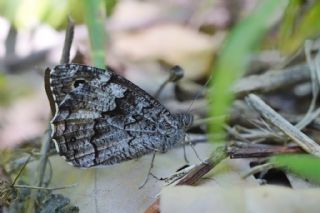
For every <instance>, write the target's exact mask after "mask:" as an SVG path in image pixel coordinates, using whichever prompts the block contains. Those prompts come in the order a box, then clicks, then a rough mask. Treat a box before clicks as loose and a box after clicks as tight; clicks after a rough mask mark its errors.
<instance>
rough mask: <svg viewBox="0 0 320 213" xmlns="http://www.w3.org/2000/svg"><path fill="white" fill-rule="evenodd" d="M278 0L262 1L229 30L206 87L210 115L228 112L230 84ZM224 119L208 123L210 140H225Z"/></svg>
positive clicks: (242, 68)
mask: <svg viewBox="0 0 320 213" xmlns="http://www.w3.org/2000/svg"><path fill="white" fill-rule="evenodd" d="M278 7H279V1H276V0H268V1H262V2H261V4H260V5H259V7H258V8H257V9H256V10H255V11H254V12H253V13H252V14H251V15H250V16H248V17H247V18H245V19H244V20H242V21H241V22H240V23H239V24H238V25H237V26H236V27H235V28H234V29H233V30H232V31H231V32H230V34H229V37H228V38H227V40H226V41H225V44H224V47H223V50H222V52H221V55H220V57H219V59H218V61H217V64H216V66H215V67H214V68H213V70H212V73H213V81H212V82H210V83H211V87H210V91H209V102H210V103H212V105H211V106H210V116H213V117H215V118H222V117H224V116H223V115H226V114H228V111H229V107H230V104H231V101H232V99H233V94H232V93H231V91H230V86H231V85H232V84H233V83H234V82H235V80H236V79H239V78H240V76H242V75H243V74H244V73H245V71H246V68H247V65H248V63H247V62H248V57H249V56H250V54H251V53H252V51H253V50H254V48H256V47H257V45H258V44H259V41H260V40H261V39H262V38H263V36H264V35H265V33H266V32H267V30H268V27H269V25H270V23H269V22H270V20H271V19H272V17H273V15H274V13H275V11H276V9H277V8H278ZM223 125H224V119H214V120H213V121H212V122H211V123H210V126H209V127H210V132H211V133H213V134H212V135H213V136H212V138H211V140H213V141H215V142H218V141H221V140H224V138H225V132H224V131H223Z"/></svg>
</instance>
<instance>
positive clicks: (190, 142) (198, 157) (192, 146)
mask: <svg viewBox="0 0 320 213" xmlns="http://www.w3.org/2000/svg"><path fill="white" fill-rule="evenodd" d="M187 138H188V140H187V141H188V144H189V145H190V147H191V149H192V150H193V152H194V154H195V155H196V157H197V159H198V160H199V161H200V162H201V163H205V164H206V162H205V161H203V160H202V159H201V158H200V156H199V154H198V152H197V150H196V149H195V147H194V143H192V141H191V140H190V138H189V135H187Z"/></svg>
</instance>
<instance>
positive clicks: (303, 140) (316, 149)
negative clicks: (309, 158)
mask: <svg viewBox="0 0 320 213" xmlns="http://www.w3.org/2000/svg"><path fill="white" fill-rule="evenodd" d="M246 101H247V102H248V103H249V104H250V105H251V106H252V107H253V108H254V109H255V110H256V111H257V112H259V113H260V115H261V116H262V117H263V118H264V119H265V120H266V121H267V122H269V123H271V124H273V125H274V126H276V127H278V128H279V129H280V130H281V131H283V133H284V134H286V135H287V136H289V138H291V139H292V140H293V141H294V142H295V143H297V144H298V145H299V146H301V148H302V149H303V150H305V151H306V152H308V153H310V154H313V155H315V156H317V157H320V146H319V145H318V144H317V143H316V142H314V141H313V140H312V139H311V138H309V137H308V136H307V135H306V134H304V133H303V132H301V131H300V130H299V129H298V128H296V127H295V126H293V125H292V124H291V123H289V122H288V121H287V120H286V119H284V118H283V117H282V116H281V115H280V114H278V113H277V112H275V111H274V110H273V109H272V108H271V107H269V106H268V105H267V104H266V103H265V102H263V100H261V99H260V98H259V97H258V96H256V95H254V94H250V95H248V96H247V97H246Z"/></svg>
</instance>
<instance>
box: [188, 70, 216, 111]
mask: <svg viewBox="0 0 320 213" xmlns="http://www.w3.org/2000/svg"><path fill="white" fill-rule="evenodd" d="M211 78H212V75H210V77H209V78H208V80H207V81H206V83H205V84H204V85H203V87H202V88H201V89H200V90H199V91H198V92H197V93H196V94H195V95H194V97H193V100H192V102H191V104H190V106H189V108H188V110H187V113H190V111H191V107H192V105H193V104H194V102H195V101H196V100H197V99H198V98H199V96H200V95H201V93H202V92H203V91H204V90H205V88H206V87H207V85H208V84H209V82H210V80H211Z"/></svg>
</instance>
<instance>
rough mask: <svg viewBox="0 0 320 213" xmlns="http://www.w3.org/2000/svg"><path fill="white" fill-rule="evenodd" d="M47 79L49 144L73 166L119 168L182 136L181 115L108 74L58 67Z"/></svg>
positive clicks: (95, 70)
mask: <svg viewBox="0 0 320 213" xmlns="http://www.w3.org/2000/svg"><path fill="white" fill-rule="evenodd" d="M49 79H50V82H49V83H48V84H49V87H50V94H49V100H50V99H51V100H52V101H53V103H54V105H55V106H54V110H53V112H54V117H53V119H52V120H51V125H52V140H53V141H54V142H55V145H56V148H57V150H58V152H59V153H60V155H62V156H64V157H65V158H66V160H67V161H68V162H71V163H72V164H73V165H74V166H77V167H91V166H96V165H108V164H114V163H118V162H121V161H124V160H129V159H132V158H137V157H139V156H142V155H144V154H146V153H149V152H151V151H154V150H166V149H167V148H169V147H171V146H173V145H174V144H176V143H178V142H180V141H182V140H183V139H184V137H185V127H186V126H187V125H189V123H188V122H187V123H185V122H183V121H181V120H184V121H185V119H184V116H177V115H172V114H170V112H169V111H168V110H167V109H166V108H164V107H163V106H162V105H161V104H160V103H159V102H158V101H156V100H155V99H154V98H152V97H151V96H150V95H148V94H147V93H146V92H144V91H143V90H142V89H140V88H139V87H137V86H136V85H134V84H133V83H131V82H130V81H128V80H126V79H124V78H123V77H121V76H119V75H117V74H115V73H114V72H112V71H110V70H103V69H98V68H94V67H90V66H85V65H78V64H65V65H58V66H56V67H54V68H53V69H51V70H50V73H49ZM47 87H48V86H47ZM187 120H188V119H187Z"/></svg>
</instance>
